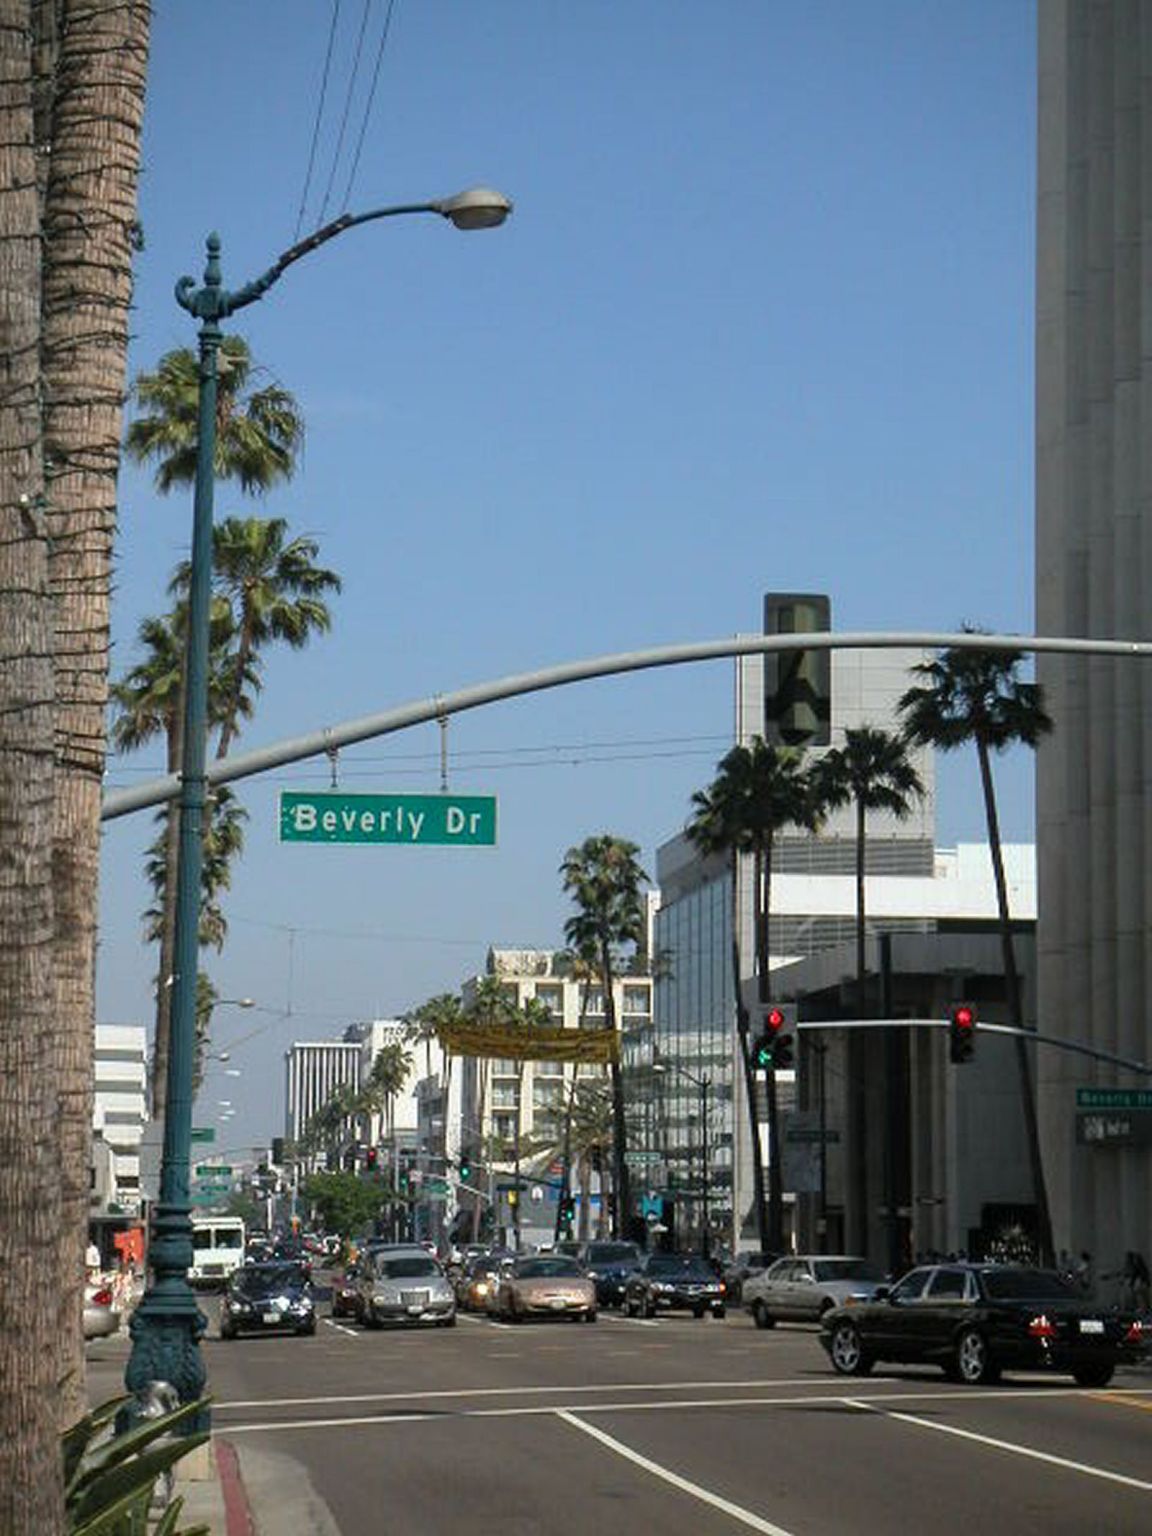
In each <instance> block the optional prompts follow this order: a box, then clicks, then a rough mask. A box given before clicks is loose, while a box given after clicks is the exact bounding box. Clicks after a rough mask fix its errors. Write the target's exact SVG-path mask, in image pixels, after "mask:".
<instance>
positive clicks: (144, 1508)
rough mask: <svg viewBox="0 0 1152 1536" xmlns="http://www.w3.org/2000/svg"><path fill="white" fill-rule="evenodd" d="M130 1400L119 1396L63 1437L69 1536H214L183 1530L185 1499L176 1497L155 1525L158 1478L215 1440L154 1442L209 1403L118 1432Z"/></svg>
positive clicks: (194, 1529) (186, 1407) (191, 1405)
mask: <svg viewBox="0 0 1152 1536" xmlns="http://www.w3.org/2000/svg"><path fill="white" fill-rule="evenodd" d="M129 1402H131V1399H130V1398H127V1397H117V1398H113V1399H112V1400H111V1401H110V1402H107V1403H101V1404H100V1406H99V1407H98V1408H93V1410H92V1412H91V1413H89V1414H86V1415H85V1417H84V1418H82V1419H81V1420H80V1422H79V1423H78V1424H74V1425H73V1426H72V1428H71V1429H68V1430H65V1432H64V1434H63V1435H62V1437H61V1451H62V1453H63V1457H64V1496H65V1504H66V1510H67V1517H68V1525H67V1530H68V1536H209V1531H208V1527H207V1526H206V1525H197V1526H194V1527H192V1526H189V1527H186V1528H185V1529H184V1530H183V1531H178V1530H177V1527H176V1522H177V1520H178V1519H179V1518H180V1510H181V1508H182V1507H183V1502H184V1501H183V1500H182V1499H173V1500H172V1502H171V1504H169V1506H168V1508H167V1509H166V1510H165V1511H164V1513H163V1514H162V1515H161V1516H160V1518H159V1520H158V1521H157V1522H156V1523H155V1524H154V1525H151V1526H150V1524H149V1508H150V1506H151V1503H152V1496H153V1491H154V1489H155V1487H156V1480H157V1478H159V1477H161V1476H163V1474H164V1473H165V1472H168V1471H169V1470H170V1469H171V1468H172V1467H173V1466H174V1465H175V1463H176V1462H178V1461H179V1460H180V1458H181V1457H182V1456H187V1454H188V1452H189V1451H192V1450H195V1449H196V1447H197V1446H198V1445H203V1444H204V1442H205V1441H206V1440H207V1439H208V1438H209V1437H208V1434H207V1433H199V1434H193V1435H178V1436H177V1437H176V1438H174V1439H172V1440H170V1441H168V1442H167V1443H166V1444H164V1445H156V1444H155V1443H154V1442H155V1441H157V1440H159V1439H160V1438H161V1437H162V1436H165V1435H170V1434H171V1433H172V1431H173V1430H175V1429H178V1428H179V1427H180V1425H181V1424H183V1423H184V1421H185V1420H186V1419H189V1418H191V1417H193V1416H194V1415H195V1414H197V1413H200V1412H202V1411H203V1409H204V1406H205V1404H204V1401H203V1400H201V1401H199V1402H195V1403H186V1404H185V1405H184V1406H183V1407H182V1408H178V1409H176V1410H175V1412H173V1413H165V1414H163V1415H162V1416H161V1417H159V1418H155V1419H143V1420H141V1421H140V1422H139V1423H137V1424H136V1425H134V1426H133V1428H132V1429H130V1430H128V1431H127V1432H126V1433H125V1434H122V1435H118V1434H115V1433H113V1431H112V1424H113V1421H114V1419H115V1417H116V1415H117V1413H118V1412H119V1411H120V1409H121V1408H123V1407H124V1406H125V1404H126V1403H129Z"/></svg>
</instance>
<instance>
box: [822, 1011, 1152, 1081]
mask: <svg viewBox="0 0 1152 1536" xmlns="http://www.w3.org/2000/svg"><path fill="white" fill-rule="evenodd" d="M951 1022H952V1021H951V1019H804V1020H802V1021H801V1022H799V1023H797V1024H796V1025H795V1026H794V1028H795V1029H796V1032H797V1033H798V1034H806V1033H807V1032H808V1031H809V1030H822V1029H948V1028H949V1027H950V1026H951ZM979 1029H980V1033H981V1034H982V1035H1023V1036H1024V1038H1025V1039H1026V1040H1035V1041H1037V1042H1038V1043H1039V1044H1041V1045H1051V1046H1054V1047H1055V1048H1056V1049H1057V1050H1061V1051H1073V1052H1075V1053H1076V1055H1078V1056H1089V1057H1091V1058H1092V1060H1093V1061H1106V1062H1109V1063H1111V1065H1113V1066H1116V1067H1124V1068H1125V1069H1126V1070H1127V1071H1129V1072H1139V1073H1141V1074H1142V1075H1143V1076H1145V1077H1152V1064H1150V1063H1148V1062H1146V1061H1135V1060H1133V1059H1132V1058H1131V1057H1130V1056H1116V1055H1114V1054H1113V1052H1111V1051H1099V1050H1097V1049H1096V1047H1095V1046H1091V1045H1082V1044H1080V1042H1079V1041H1076V1040H1064V1039H1062V1038H1061V1037H1060V1036H1058V1035H1047V1034H1044V1033H1043V1031H1042V1030H1038V1029H1017V1027H1016V1026H1015V1025H1014V1024H990V1023H988V1021H987V1020H986V1019H981V1020H980V1024H979Z"/></svg>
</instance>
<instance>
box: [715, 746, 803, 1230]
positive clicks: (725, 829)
mask: <svg viewBox="0 0 1152 1536" xmlns="http://www.w3.org/2000/svg"><path fill="white" fill-rule="evenodd" d="M692 803H693V805H694V807H695V809H696V814H695V816H694V818H693V820H692V821H691V822H690V823H689V825H688V828H687V835H688V837H689V838H690V839H691V840H692V842H693V843H694V844H695V845H696V847H697V848H699V849H700V850H701V852H704V853H726V854H727V855H728V858H729V861H730V877H731V888H732V911H731V924H732V935H731V942H732V950H731V953H732V986H733V992H734V995H735V1005H736V1029H737V1033H738V1035H739V1039H740V1056H741V1063H742V1065H743V1069H744V1084H745V1093H746V1097H747V1102H748V1123H749V1132H750V1135H751V1139H752V1177H753V1189H754V1194H755V1201H756V1223H757V1230H758V1236H759V1239H760V1246H761V1248H762V1249H765V1250H768V1251H772V1252H776V1253H779V1252H780V1251H781V1249H782V1247H783V1242H784V1189H783V1184H782V1181H781V1168H780V1125H779V1115H778V1113H777V1105H776V1077H775V1073H773V1072H768V1073H766V1093H767V1106H766V1107H767V1120H768V1197H767V1207H765V1195H764V1169H763V1160H762V1155H761V1148H760V1127H759V1114H758V1109H757V1102H756V1067H755V1063H754V1061H753V1059H752V1057H753V1053H752V1042H751V1039H750V1019H749V1013H748V1008H747V1006H746V1004H745V1002H744V998H743V992H742V989H741V978H742V973H743V964H742V956H741V952H740V921H739V919H740V914H739V908H738V882H737V872H738V869H739V861H740V857H741V855H745V856H747V857H750V858H751V860H752V890H753V921H754V932H755V953H756V975H757V1001H758V1003H759V1005H760V1006H761V1008H766V1007H767V1005H768V1003H769V1002H770V1001H771V1000H772V982H771V974H770V970H771V967H770V946H769V918H770V915H771V911H772V853H773V848H774V846H775V840H776V837H777V835H778V833H780V832H781V831H783V830H784V829H785V828H786V827H792V826H795V827H807V828H809V829H814V828H815V826H816V824H817V813H816V808H815V805H814V803H813V800H812V793H811V786H810V783H809V780H808V777H807V774H806V773H805V770H804V767H803V758H802V755H801V754H800V753H799V752H798V751H795V750H793V749H792V748H788V747H783V748H782V747H774V746H769V745H768V744H767V743H765V742H764V741H763V740H762V739H761V738H760V737H759V736H754V737H753V738H752V740H751V741H750V742H749V743H748V745H747V746H736V747H733V748H732V750H731V751H730V752H728V753H727V754H726V755H725V756H724V757H723V758H722V759H721V761H720V763H719V765H718V767H717V773H716V778H715V779H714V780H713V781H712V783H711V784H710V785H709V786H708V788H707V789H705V790H699V791H697V793H696V794H695V795H693V797H692Z"/></svg>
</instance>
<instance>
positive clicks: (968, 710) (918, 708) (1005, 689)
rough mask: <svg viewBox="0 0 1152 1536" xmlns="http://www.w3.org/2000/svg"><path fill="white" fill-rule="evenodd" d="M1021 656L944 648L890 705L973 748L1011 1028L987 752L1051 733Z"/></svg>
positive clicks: (1048, 1233)
mask: <svg viewBox="0 0 1152 1536" xmlns="http://www.w3.org/2000/svg"><path fill="white" fill-rule="evenodd" d="M970 632H971V631H970ZM1023 659H1024V657H1023V653H1022V652H1020V651H1000V652H993V651H978V650H968V649H967V648H966V647H965V648H961V647H950V648H949V649H947V650H944V651H942V652H941V653H940V654H939V655H938V656H937V657H936V658H935V659H934V660H932V661H926V662H921V663H920V665H919V666H916V667H913V669H912V671H913V674H914V675H915V676H917V677H919V678H921V679H922V682H920V683H919V684H918V685H916V686H914V687H912V688H909V689H908V690H907V691H906V692H905V693H904V694H903V696H902V697H901V699H900V703H899V706H898V707H899V710H900V713H901V715H903V717H904V734H905V735H906V736H907V738H908V740H909V741H912V742H916V743H919V744H922V745H925V746H931V747H936V748H938V749H939V750H940V751H941V752H952V751H955V750H956V749H957V748H959V747H965V746H970V745H971V746H974V747H975V748H976V760H977V763H978V764H979V767H980V788H981V790H982V792H983V796H984V815H985V818H986V821H987V825H988V847H989V851H990V852H991V855H992V874H993V879H994V880H995V883H996V907H997V912H998V914H999V922H1000V947H1001V953H1002V955H1003V961H1004V981H1005V985H1006V987H1007V991H1008V1011H1009V1018H1010V1020H1011V1022H1012V1024H1013V1025H1014V1026H1015V1027H1016V1028H1017V1029H1018V1030H1023V1028H1024V1001H1023V997H1022V994H1021V990H1020V974H1019V971H1018V970H1017V966H1016V950H1015V946H1014V944H1013V942H1012V918H1011V913H1010V911H1009V904H1008V882H1007V879H1006V878H1005V874H1004V853H1003V848H1002V845H1001V840H1000V818H999V815H998V813H997V808H996V790H995V785H994V784H993V780H992V755H993V753H1000V752H1006V751H1007V750H1008V748H1009V747H1013V746H1017V745H1019V746H1025V747H1031V748H1033V749H1035V748H1036V747H1037V746H1038V744H1039V742H1040V740H1041V738H1042V737H1043V736H1046V735H1047V734H1048V733H1049V732H1050V731H1051V730H1052V719H1051V716H1050V715H1049V714H1048V712H1047V711H1046V709H1045V708H1044V691H1043V689H1042V688H1041V687H1040V685H1039V684H1038V683H1028V682H1023V681H1021V679H1020V678H1019V676H1018V675H1017V674H1018V672H1019V668H1020V664H1021V662H1022V661H1023ZM1015 1038H1016V1065H1017V1070H1018V1072H1019V1077H1020V1098H1021V1105H1022V1108H1023V1111H1024V1123H1025V1131H1026V1134H1027V1138H1028V1155H1029V1160H1030V1162H1031V1168H1032V1189H1033V1198H1034V1200H1035V1203H1036V1224H1037V1235H1038V1238H1039V1246H1040V1257H1041V1261H1042V1262H1043V1263H1045V1264H1052V1263H1054V1262H1055V1251H1054V1248H1053V1243H1052V1217H1051V1212H1050V1210H1049V1206H1048V1191H1047V1186H1046V1184H1045V1179H1044V1164H1043V1161H1042V1159H1041V1155H1040V1135H1039V1129H1038V1127H1037V1124H1036V1100H1035V1097H1034V1094H1033V1089H1032V1074H1031V1068H1030V1065H1029V1060H1028V1046H1027V1042H1026V1040H1025V1038H1024V1036H1023V1034H1018V1035H1017V1036H1016V1037H1015Z"/></svg>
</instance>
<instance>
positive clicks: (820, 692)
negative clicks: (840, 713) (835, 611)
mask: <svg viewBox="0 0 1152 1536" xmlns="http://www.w3.org/2000/svg"><path fill="white" fill-rule="evenodd" d="M831 628H832V605H831V602H830V600H829V599H828V597H827V596H825V594H824V593H822V592H769V593H767V594H766V595H765V598H764V633H765V634H766V635H796V634H805V633H809V634H811V633H816V634H827V633H828V632H829V631H830V630H831ZM831 732H832V653H831V652H830V651H826V650H817V651H801V650H796V651H772V652H770V653H768V654H767V655H766V656H765V657H764V740H765V741H766V742H768V743H769V744H770V745H772V746H786V747H826V746H827V745H828V743H829V742H830V741H831V739H832V735H831Z"/></svg>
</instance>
